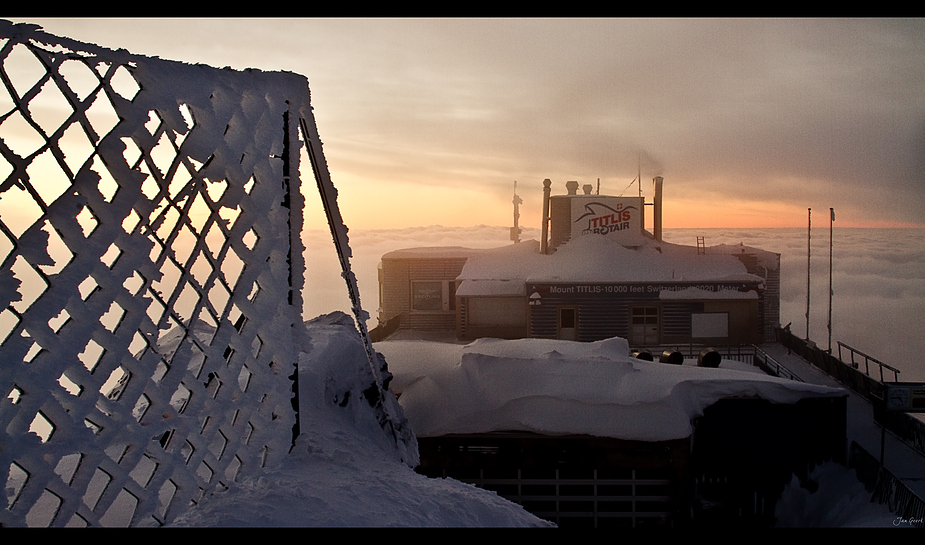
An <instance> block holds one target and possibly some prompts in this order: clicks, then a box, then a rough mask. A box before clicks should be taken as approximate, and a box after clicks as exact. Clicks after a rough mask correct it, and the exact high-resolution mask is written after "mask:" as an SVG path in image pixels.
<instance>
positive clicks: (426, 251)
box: [382, 246, 484, 259]
mask: <svg viewBox="0 0 925 545" xmlns="http://www.w3.org/2000/svg"><path fill="white" fill-rule="evenodd" d="M482 251H484V250H479V249H475V248H464V247H462V246H425V247H420V248H403V249H401V250H394V251H391V252H389V253H387V254H385V255H383V256H382V259H425V258H426V259H435V258H442V259H459V258H462V259H466V258H468V257H470V256H472V255H474V254H477V253H480V252H482Z"/></svg>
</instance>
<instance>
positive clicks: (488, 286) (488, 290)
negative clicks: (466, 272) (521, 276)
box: [456, 280, 527, 297]
mask: <svg viewBox="0 0 925 545" xmlns="http://www.w3.org/2000/svg"><path fill="white" fill-rule="evenodd" d="M526 294H527V290H526V286H524V283H523V281H520V280H463V281H462V282H460V284H459V287H458V288H456V295H458V296H460V297H473V296H483V297H484V296H505V295H511V296H515V295H520V296H523V295H526Z"/></svg>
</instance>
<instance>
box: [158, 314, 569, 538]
mask: <svg viewBox="0 0 925 545" xmlns="http://www.w3.org/2000/svg"><path fill="white" fill-rule="evenodd" d="M305 326H306V327H305V331H306V336H305V342H304V345H303V352H302V353H301V355H300V358H299V422H300V430H301V434H300V435H299V437H298V439H297V440H296V443H295V446H294V447H293V449H292V451H291V452H290V453H289V455H288V456H287V457H286V458H285V459H284V460H283V462H282V463H281V464H279V465H277V466H274V467H272V468H267V469H266V470H264V471H263V472H261V473H260V474H258V475H256V476H253V477H249V478H246V479H243V480H242V481H241V482H238V483H232V484H231V486H230V488H228V489H226V490H223V491H220V492H216V493H213V494H211V495H209V496H207V497H206V498H204V499H203V500H202V501H201V502H200V503H199V505H198V506H196V507H194V508H192V509H190V510H189V511H187V512H186V513H185V514H183V515H181V516H180V517H179V518H178V519H177V520H176V521H175V523H174V525H176V526H242V527H243V526H246V527H252V526H258V527H259V526H302V527H319V526H337V527H357V526H375V527H384V526H441V527H447V526H450V527H460V526H479V527H482V526H550V525H551V524H550V523H548V522H546V521H543V520H541V519H538V518H536V517H535V516H533V515H531V514H529V513H527V512H526V511H524V510H523V508H522V507H520V506H519V505H517V504H514V503H511V502H509V501H507V500H505V499H503V498H501V497H500V496H498V495H497V494H495V493H494V492H489V491H486V490H482V489H480V488H476V487H474V486H471V485H468V484H464V483H461V482H458V481H455V480H453V479H429V478H427V477H424V476H423V475H418V474H417V473H415V472H414V471H413V470H412V469H411V466H414V465H417V458H418V453H417V441H416V440H415V437H414V434H413V432H412V431H411V429H410V428H409V427H408V425H407V421H406V420H405V419H404V417H403V416H402V411H401V407H400V406H398V404H397V403H396V401H395V396H394V394H393V393H392V392H390V391H388V390H385V393H384V396H382V398H376V394H374V392H377V391H378V389H377V388H376V386H375V383H374V379H373V375H372V372H371V371H370V369H369V365H368V363H367V360H366V352H365V347H364V345H363V342H362V340H361V339H360V336H359V333H358V332H357V330H356V328H355V326H354V324H353V320H351V318H350V317H348V316H347V315H346V314H344V313H340V312H336V313H333V314H329V315H326V316H320V317H318V318H316V319H314V320H311V321H308V322H306V323H305ZM380 361H381V360H380ZM380 372H381V375H382V377H383V382H384V383H385V384H386V385H388V383H389V380H390V375H389V374H388V371H387V369H385V367H384V366H383V368H382V369H381V370H380ZM389 415H394V416H392V417H391V419H390V417H389Z"/></svg>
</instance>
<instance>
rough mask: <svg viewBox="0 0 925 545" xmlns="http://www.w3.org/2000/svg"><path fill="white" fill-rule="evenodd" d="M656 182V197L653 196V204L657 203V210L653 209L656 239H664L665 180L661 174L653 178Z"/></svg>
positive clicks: (653, 228)
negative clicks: (663, 201) (663, 204)
mask: <svg viewBox="0 0 925 545" xmlns="http://www.w3.org/2000/svg"><path fill="white" fill-rule="evenodd" d="M652 181H653V182H655V197H654V198H653V204H654V205H655V206H654V208H655V210H654V211H653V212H654V214H653V223H654V225H653V227H652V230H653V231H654V233H653V234H654V235H655V240H657V241H659V242H661V241H662V183H663V182H664V181H665V180H664V178H662V177H661V176H656V177H655V178H653V179H652Z"/></svg>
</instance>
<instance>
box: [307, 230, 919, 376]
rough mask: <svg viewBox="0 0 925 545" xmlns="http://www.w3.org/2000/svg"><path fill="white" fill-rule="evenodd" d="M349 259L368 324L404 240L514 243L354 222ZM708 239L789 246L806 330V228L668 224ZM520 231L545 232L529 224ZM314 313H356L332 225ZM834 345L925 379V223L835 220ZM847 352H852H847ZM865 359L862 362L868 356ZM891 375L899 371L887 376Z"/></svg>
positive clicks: (792, 308) (318, 259)
mask: <svg viewBox="0 0 925 545" xmlns="http://www.w3.org/2000/svg"><path fill="white" fill-rule="evenodd" d="M349 235H350V246H351V248H352V250H353V257H352V259H351V266H352V269H353V271H354V273H355V274H356V277H357V282H358V284H359V288H360V297H361V302H362V305H363V308H364V309H365V310H366V311H367V312H369V314H370V316H371V319H370V321H369V322H368V325H369V327H370V328H372V327H374V326H375V325H376V315H377V312H376V309H377V308H378V306H379V293H378V285H379V281H378V272H377V267H378V263H379V259H380V258H381V257H382V255H383V254H385V253H387V252H390V251H392V250H397V249H401V248H413V247H425V246H464V247H469V248H491V247H496V246H501V245H504V244H510V243H511V241H510V236H509V235H510V230H509V228H508V227H498V226H484V225H479V226H475V227H444V226H428V227H415V228H405V229H373V230H351V231H350V233H349ZM698 236H703V237H704V239H705V244H706V245H707V246H713V245H716V244H722V243H726V244H739V243H743V244H745V245H746V246H752V247H757V248H761V249H764V250H768V251H772V252H777V253H780V254H781V325H786V324H787V323H788V322H789V323H791V326H790V327H791V330H792V331H793V332H794V333H795V334H796V335H798V336H801V337H803V336H805V335H806V285H807V229H805V228H803V229H800V228H788V229H665V231H664V238H665V240H666V241H668V242H674V243H678V244H689V245H695V244H696V239H697V237H698ZM521 238H522V239H525V240H526V239H531V238H534V239H539V238H540V232H539V229H532V228H525V229H524V233H523V235H522V237H521ZM302 239H303V242H304V243H305V246H306V254H305V258H306V275H305V290H304V299H305V304H304V316H305V318H306V319H308V318H312V317H314V316H317V315H319V314H325V313H328V312H331V311H333V310H343V311H349V308H350V307H349V301H348V299H347V290H346V287H345V284H344V282H343V280H342V278H341V276H340V268H339V264H338V261H337V255H336V253H335V251H334V246H333V244H332V241H331V236H330V234H329V233H327V232H326V231H321V230H306V231H304V233H303V237H302ZM810 240H811V254H810V259H809V262H810V264H811V274H810V320H809V338H810V339H812V340H814V341H815V342H816V343H817V344H818V345H819V346H820V347H822V348H827V347H828V328H827V322H828V307H829V297H828V287H829V227H828V225H825V226H820V227H817V228H813V230H812V233H811V237H810ZM832 248H833V251H832V255H833V259H832V277H833V279H832V286H833V292H834V295H833V299H832V346H833V351H835V352H836V353H837V350H838V346H837V341H841V342H843V343H845V344H847V345H850V346H852V347H854V348H856V349H858V350H860V351H862V352H865V353H867V354H869V355H870V356H873V357H875V358H877V359H879V360H881V361H883V362H885V363H887V364H889V365H892V366H894V367H897V368H899V369H900V370H901V371H902V373H901V374H900V375H899V380H901V381H925V360H923V358H922V357H921V355H922V354H925V336H923V335H922V334H921V324H922V323H925V229H864V228H835V229H834V231H833V234H832ZM847 357H848V356H847V355H845V359H847ZM862 366H863V363H862ZM872 372H873V370H872ZM888 380H892V377H888Z"/></svg>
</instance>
